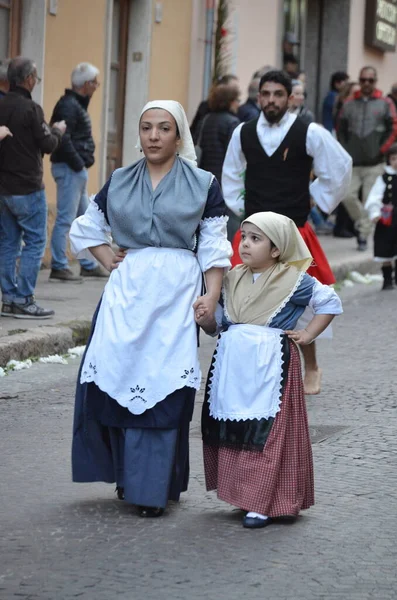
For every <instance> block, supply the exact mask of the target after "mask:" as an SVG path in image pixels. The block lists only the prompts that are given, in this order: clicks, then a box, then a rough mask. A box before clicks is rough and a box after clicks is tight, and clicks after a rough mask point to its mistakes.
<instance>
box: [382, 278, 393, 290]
mask: <svg viewBox="0 0 397 600" xmlns="http://www.w3.org/2000/svg"><path fill="white" fill-rule="evenodd" d="M394 289H396V288H395V287H394V285H393V282H392V281H386V280H385V281H384V282H383V286H382V290H394Z"/></svg>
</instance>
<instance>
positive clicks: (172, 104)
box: [135, 100, 197, 167]
mask: <svg viewBox="0 0 397 600" xmlns="http://www.w3.org/2000/svg"><path fill="white" fill-rule="evenodd" d="M151 108H161V109H163V110H166V111H167V112H169V113H170V115H172V116H173V117H174V119H175V121H176V124H177V125H178V129H179V135H180V136H181V144H180V146H179V149H178V154H179V156H180V157H181V158H184V159H185V160H187V161H188V162H189V163H190V164H192V165H193V166H194V167H196V166H197V157H196V151H195V149H194V143H193V139H192V136H191V133H190V128H189V123H188V120H187V117H186V113H185V111H184V109H183V106H182V105H181V104H179V102H176V101H175V100H153V101H152V102H148V103H147V104H145V106H144V107H143V109H142V112H141V114H140V117H139V121H140V120H141V118H142V115H143V113H145V112H146V111H147V110H150V109H151ZM135 147H136V148H138V149H141V147H142V146H141V140H140V137H139V135H138V142H137V145H136V146H135Z"/></svg>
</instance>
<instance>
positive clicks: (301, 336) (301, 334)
mask: <svg viewBox="0 0 397 600" xmlns="http://www.w3.org/2000/svg"><path fill="white" fill-rule="evenodd" d="M284 333H286V334H287V335H288V337H289V339H290V340H293V341H294V342H295V343H296V344H300V345H301V346H308V345H309V344H311V343H312V342H313V340H314V338H313V337H312V336H311V335H310V333H309V332H308V331H306V329H298V330H296V331H295V330H293V329H287V331H284Z"/></svg>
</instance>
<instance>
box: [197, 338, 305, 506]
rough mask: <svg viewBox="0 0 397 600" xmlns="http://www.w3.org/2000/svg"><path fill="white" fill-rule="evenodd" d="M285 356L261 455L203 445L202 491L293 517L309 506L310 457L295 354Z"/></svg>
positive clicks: (298, 369)
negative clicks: (277, 405)
mask: <svg viewBox="0 0 397 600" xmlns="http://www.w3.org/2000/svg"><path fill="white" fill-rule="evenodd" d="M290 349H291V357H290V364H289V369H288V378H287V381H286V385H285V389H284V394H283V397H282V402H281V409H280V411H279V412H278V413H277V415H276V418H275V420H274V423H273V427H272V430H271V432H270V434H269V437H268V438H267V441H266V444H265V447H264V449H263V452H256V451H253V452H251V451H248V450H237V449H233V448H225V447H219V448H218V447H214V446H207V445H206V444H204V471H205V479H206V486H207V490H215V489H217V492H218V498H220V499H221V500H224V501H225V502H228V503H229V504H232V505H233V506H237V507H238V508H241V509H242V510H247V511H254V512H258V513H260V514H262V515H268V516H269V517H280V516H286V515H293V516H297V515H298V514H299V511H300V510H302V509H306V508H309V507H310V506H312V505H313V504H314V476H313V458H312V449H311V443H310V435H309V425H308V422H307V413H306V405H305V396H304V392H303V382H302V372H301V362H300V357H299V351H298V349H297V348H296V346H295V345H294V344H293V343H292V342H291V343H290Z"/></svg>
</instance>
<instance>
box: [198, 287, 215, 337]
mask: <svg viewBox="0 0 397 600" xmlns="http://www.w3.org/2000/svg"><path fill="white" fill-rule="evenodd" d="M217 302H218V301H217V299H216V298H215V299H214V298H213V297H212V296H209V295H207V294H206V295H205V296H199V297H198V298H197V300H196V302H195V303H194V304H193V310H194V318H195V321H196V323H197V324H198V325H200V327H202V328H203V329H204V331H207V332H209V333H213V332H214V331H215V330H216V321H215V316H214V315H215V308H216V305H217Z"/></svg>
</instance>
